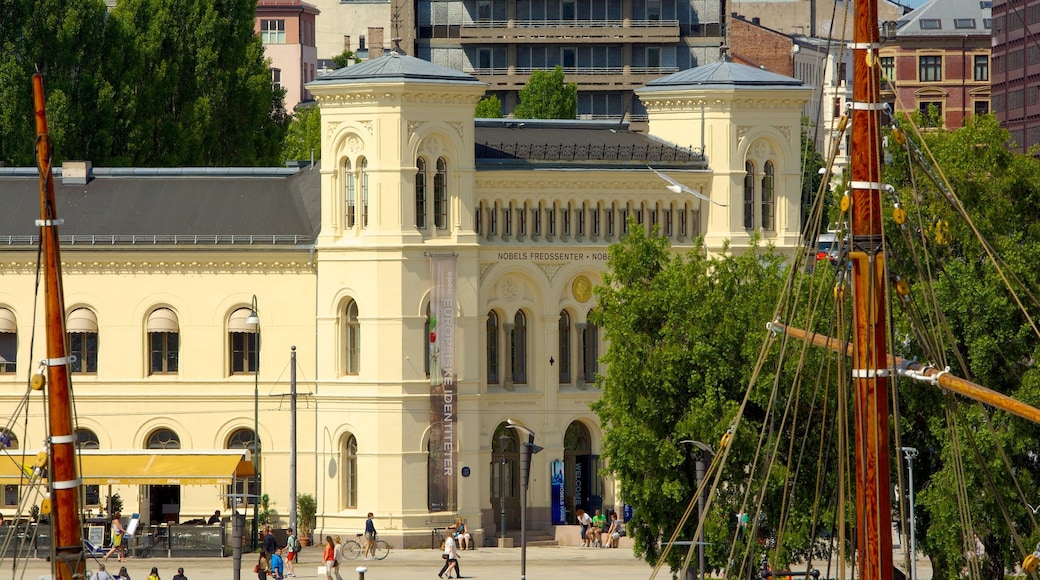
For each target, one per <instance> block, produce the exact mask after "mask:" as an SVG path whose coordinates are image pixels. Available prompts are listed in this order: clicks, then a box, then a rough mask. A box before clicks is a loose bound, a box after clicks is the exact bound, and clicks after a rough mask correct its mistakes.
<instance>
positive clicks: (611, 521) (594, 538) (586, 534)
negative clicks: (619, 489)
mask: <svg viewBox="0 0 1040 580" xmlns="http://www.w3.org/2000/svg"><path fill="white" fill-rule="evenodd" d="M577 516H578V524H580V525H581V547H583V548H588V547H595V548H616V547H618V542H619V541H620V539H621V538H623V537H624V536H625V523H624V522H622V521H621V520H619V519H618V517H617V512H610V517H609V518H607V516H605V515H603V514H602V513H601V512H600V510H599V509H597V510H596V515H594V516H592V517H589V514H588V512H586V511H585V510H583V509H580V508H579V509H578V511H577ZM603 536H606V543H605V544H604V539H603Z"/></svg>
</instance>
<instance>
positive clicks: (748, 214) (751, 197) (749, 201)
mask: <svg viewBox="0 0 1040 580" xmlns="http://www.w3.org/2000/svg"><path fill="white" fill-rule="evenodd" d="M744 172H745V174H744V229H745V230H753V229H755V164H754V163H752V162H751V161H746V162H745V163H744Z"/></svg>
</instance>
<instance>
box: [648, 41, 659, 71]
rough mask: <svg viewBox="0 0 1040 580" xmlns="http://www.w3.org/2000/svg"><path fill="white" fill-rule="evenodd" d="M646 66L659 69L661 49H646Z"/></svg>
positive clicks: (651, 47)
mask: <svg viewBox="0 0 1040 580" xmlns="http://www.w3.org/2000/svg"><path fill="white" fill-rule="evenodd" d="M646 66H647V67H648V68H652V69H653V68H661V47H659V46H648V47H646Z"/></svg>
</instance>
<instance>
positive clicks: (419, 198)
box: [415, 157, 426, 230]
mask: <svg viewBox="0 0 1040 580" xmlns="http://www.w3.org/2000/svg"><path fill="white" fill-rule="evenodd" d="M415 166H416V168H417V169H418V170H417V171H416V172H415V227H417V228H419V229H420V230H425V229H426V160H425V159H423V158H422V157H420V158H418V159H416V160H415Z"/></svg>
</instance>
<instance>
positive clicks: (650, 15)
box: [646, 0, 661, 20]
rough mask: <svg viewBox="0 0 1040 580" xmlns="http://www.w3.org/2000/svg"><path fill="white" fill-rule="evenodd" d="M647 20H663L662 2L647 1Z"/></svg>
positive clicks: (658, 0) (659, 0)
mask: <svg viewBox="0 0 1040 580" xmlns="http://www.w3.org/2000/svg"><path fill="white" fill-rule="evenodd" d="M646 19H647V20H660V19H661V0H646Z"/></svg>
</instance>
